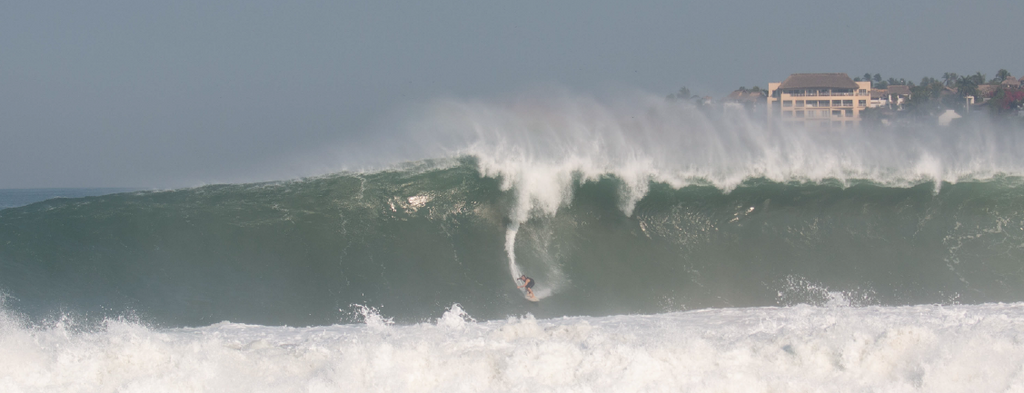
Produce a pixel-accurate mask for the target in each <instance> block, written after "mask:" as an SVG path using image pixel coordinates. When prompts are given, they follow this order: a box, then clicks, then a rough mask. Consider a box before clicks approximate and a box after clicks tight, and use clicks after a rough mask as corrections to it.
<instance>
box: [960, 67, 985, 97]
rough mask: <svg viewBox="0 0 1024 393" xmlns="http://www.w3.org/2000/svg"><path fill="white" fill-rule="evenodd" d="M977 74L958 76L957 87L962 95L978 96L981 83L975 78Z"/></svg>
mask: <svg viewBox="0 0 1024 393" xmlns="http://www.w3.org/2000/svg"><path fill="white" fill-rule="evenodd" d="M978 74H979V75H980V74H981V73H980V72H979V73H978ZM976 76H977V75H971V76H961V77H959V78H957V80H956V89H957V93H959V94H960V96H961V97H967V96H974V97H977V96H978V85H980V83H978V82H977V78H975V77H976Z"/></svg>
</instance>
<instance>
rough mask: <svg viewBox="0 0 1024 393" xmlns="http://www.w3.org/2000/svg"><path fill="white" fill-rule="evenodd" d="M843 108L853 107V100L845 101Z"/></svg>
mask: <svg viewBox="0 0 1024 393" xmlns="http://www.w3.org/2000/svg"><path fill="white" fill-rule="evenodd" d="M843 106H853V100H843Z"/></svg>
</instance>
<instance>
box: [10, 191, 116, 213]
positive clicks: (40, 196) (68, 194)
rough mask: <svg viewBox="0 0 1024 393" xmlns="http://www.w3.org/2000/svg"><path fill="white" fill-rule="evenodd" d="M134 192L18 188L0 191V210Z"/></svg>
mask: <svg viewBox="0 0 1024 393" xmlns="http://www.w3.org/2000/svg"><path fill="white" fill-rule="evenodd" d="M129 191H134V189H130V188H20V189H0V210H3V209H7V208H11V207H21V206H25V205H29V204H33V203H36V202H40V201H45V200H47V199H53V198H82V197H87V196H96V195H105V194H116V193H120V192H129Z"/></svg>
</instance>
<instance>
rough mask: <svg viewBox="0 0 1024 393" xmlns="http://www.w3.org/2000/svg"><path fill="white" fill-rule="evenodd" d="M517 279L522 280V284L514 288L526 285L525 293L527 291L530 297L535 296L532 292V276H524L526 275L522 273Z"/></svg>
mask: <svg viewBox="0 0 1024 393" xmlns="http://www.w3.org/2000/svg"><path fill="white" fill-rule="evenodd" d="M519 281H522V282H523V285H520V286H518V287H516V288H522V287H526V293H529V294H530V297H537V296H535V295H534V294H533V284H534V281H533V279H532V278H529V277H526V275H525V274H524V275H522V276H520V277H519Z"/></svg>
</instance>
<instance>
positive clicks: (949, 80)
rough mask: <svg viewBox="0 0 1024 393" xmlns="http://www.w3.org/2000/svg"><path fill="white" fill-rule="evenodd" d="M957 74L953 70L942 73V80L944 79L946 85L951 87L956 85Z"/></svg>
mask: <svg viewBox="0 0 1024 393" xmlns="http://www.w3.org/2000/svg"><path fill="white" fill-rule="evenodd" d="M956 78H957V75H956V73H955V72H947V73H944V74H942V80H943V81H945V84H946V87H953V85H956Z"/></svg>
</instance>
